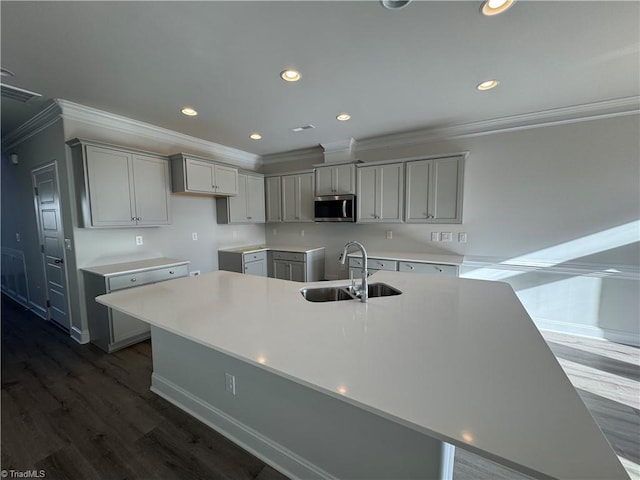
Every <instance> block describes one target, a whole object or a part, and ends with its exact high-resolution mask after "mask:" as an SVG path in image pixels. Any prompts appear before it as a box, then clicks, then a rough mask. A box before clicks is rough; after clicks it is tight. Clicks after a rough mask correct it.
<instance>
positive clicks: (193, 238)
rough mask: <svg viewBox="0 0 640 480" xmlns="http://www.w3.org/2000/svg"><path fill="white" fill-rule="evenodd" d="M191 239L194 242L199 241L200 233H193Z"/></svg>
mask: <svg viewBox="0 0 640 480" xmlns="http://www.w3.org/2000/svg"><path fill="white" fill-rule="evenodd" d="M191 239H192V240H198V232H193V233H192V234H191Z"/></svg>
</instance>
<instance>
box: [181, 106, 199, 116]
mask: <svg viewBox="0 0 640 480" xmlns="http://www.w3.org/2000/svg"><path fill="white" fill-rule="evenodd" d="M180 111H181V112H182V113H183V114H184V115H186V116H188V117H195V116H196V115H198V112H196V111H195V110H194V109H193V108H191V107H184V108H183V109H182V110H180Z"/></svg>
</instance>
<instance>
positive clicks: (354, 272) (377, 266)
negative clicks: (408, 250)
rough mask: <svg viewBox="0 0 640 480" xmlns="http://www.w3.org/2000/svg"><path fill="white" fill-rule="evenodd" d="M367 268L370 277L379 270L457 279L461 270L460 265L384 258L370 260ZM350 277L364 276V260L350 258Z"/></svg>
mask: <svg viewBox="0 0 640 480" xmlns="http://www.w3.org/2000/svg"><path fill="white" fill-rule="evenodd" d="M367 267H368V270H369V275H371V274H373V273H375V272H377V271H379V270H389V271H392V272H396V271H398V272H407V273H426V274H430V275H442V276H445V277H457V276H458V269H459V267H458V265H450V264H443V263H431V262H407V261H403V260H390V259H384V258H369V259H368V265H367ZM349 275H350V276H351V277H353V278H358V277H360V276H361V275H362V258H358V257H349Z"/></svg>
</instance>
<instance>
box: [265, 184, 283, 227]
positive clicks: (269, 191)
mask: <svg viewBox="0 0 640 480" xmlns="http://www.w3.org/2000/svg"><path fill="white" fill-rule="evenodd" d="M281 182H282V178H281V177H267V178H265V179H264V188H265V203H266V205H265V206H266V208H265V210H266V217H267V218H266V220H267V222H281V221H282V213H281V209H282V191H281Z"/></svg>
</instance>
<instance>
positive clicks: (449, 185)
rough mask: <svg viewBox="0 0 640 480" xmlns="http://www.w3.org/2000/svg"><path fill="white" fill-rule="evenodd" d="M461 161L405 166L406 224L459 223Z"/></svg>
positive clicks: (449, 158)
mask: <svg viewBox="0 0 640 480" xmlns="http://www.w3.org/2000/svg"><path fill="white" fill-rule="evenodd" d="M463 175H464V157H463V156H456V157H448V158H435V159H429V160H417V161H411V162H407V167H406V218H405V220H406V221H407V222H408V223H462V183H463Z"/></svg>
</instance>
